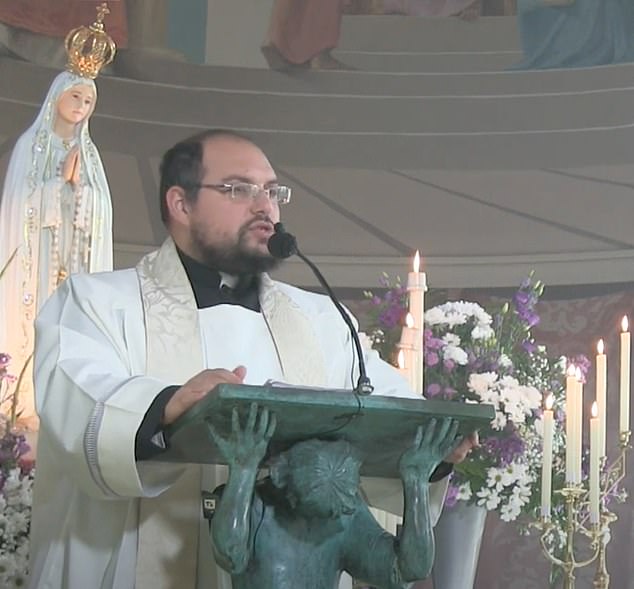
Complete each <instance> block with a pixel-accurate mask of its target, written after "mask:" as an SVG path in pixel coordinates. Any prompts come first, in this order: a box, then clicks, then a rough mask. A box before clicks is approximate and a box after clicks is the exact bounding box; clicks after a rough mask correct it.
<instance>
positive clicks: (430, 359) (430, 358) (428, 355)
mask: <svg viewBox="0 0 634 589" xmlns="http://www.w3.org/2000/svg"><path fill="white" fill-rule="evenodd" d="M438 362H440V358H439V357H438V354H436V352H425V366H429V367H431V366H436V364H438Z"/></svg>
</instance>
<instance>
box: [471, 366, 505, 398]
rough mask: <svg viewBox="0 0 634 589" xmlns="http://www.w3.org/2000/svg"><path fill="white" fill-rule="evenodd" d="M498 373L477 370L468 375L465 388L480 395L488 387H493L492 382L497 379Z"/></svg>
mask: <svg viewBox="0 0 634 589" xmlns="http://www.w3.org/2000/svg"><path fill="white" fill-rule="evenodd" d="M497 378H498V375H497V374H496V373H495V372H479V373H473V374H470V375H469V380H468V382H467V388H468V389H469V390H470V391H471V392H473V393H475V394H476V395H479V396H480V397H482V395H484V394H485V393H486V392H487V391H488V390H489V389H491V388H492V387H493V384H494V383H495V381H496V380H497Z"/></svg>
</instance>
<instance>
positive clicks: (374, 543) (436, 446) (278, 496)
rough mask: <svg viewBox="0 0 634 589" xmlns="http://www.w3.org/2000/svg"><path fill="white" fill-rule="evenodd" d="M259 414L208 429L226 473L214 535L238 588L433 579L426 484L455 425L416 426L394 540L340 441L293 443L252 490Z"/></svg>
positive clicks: (396, 588)
mask: <svg viewBox="0 0 634 589" xmlns="http://www.w3.org/2000/svg"><path fill="white" fill-rule="evenodd" d="M256 414H257V406H256V405H255V403H254V404H252V405H251V408H250V410H249V413H248V416H247V418H246V425H245V427H244V428H241V426H240V423H239V417H238V411H237V410H236V409H234V411H233V413H232V430H231V433H230V434H229V436H228V437H227V438H224V437H223V436H221V435H219V434H218V432H217V431H215V429H214V428H213V427H212V426H209V433H210V437H211V438H212V440H213V441H214V443H215V445H216V447H217V448H218V449H219V451H220V453H221V454H222V456H223V458H224V460H225V461H226V462H227V464H228V465H229V480H228V483H227V485H226V487H225V489H224V491H223V493H222V497H221V499H220V502H219V505H218V508H217V510H216V513H215V515H214V517H213V519H212V523H211V534H212V538H213V542H214V551H215V557H216V560H217V562H218V564H219V565H220V566H221V567H223V568H224V569H225V570H226V571H227V572H229V573H230V574H231V577H232V583H233V587H234V589H291V588H292V589H334V588H335V587H337V584H338V581H339V577H340V575H341V571H342V570H345V571H347V572H349V573H350V574H351V575H352V576H354V577H355V578H357V579H361V580H363V581H366V582H368V583H370V584H371V585H373V586H376V587H379V588H381V589H403V588H405V587H408V586H409V584H410V583H411V582H413V581H416V580H419V579H423V578H425V577H427V576H428V575H429V573H430V571H431V566H432V563H433V559H434V541H433V532H432V529H431V524H430V517H429V482H428V481H429V478H430V476H431V474H432V472H433V471H434V469H435V468H436V466H437V465H438V464H439V463H440V462H441V460H442V459H443V457H445V456H446V455H447V454H448V453H449V452H451V450H452V449H453V447H454V446H455V444H456V436H457V431H458V422H457V421H456V420H453V419H450V418H445V419H443V420H441V421H440V422H438V424H437V423H436V420H435V419H433V418H432V419H431V420H429V422H428V423H427V425H426V426H419V427H418V429H417V432H416V435H415V438H414V439H413V440H410V441H409V443H410V445H409V447H408V448H407V450H406V451H405V452H404V453H403V455H402V456H401V458H400V460H399V462H398V469H399V472H400V476H401V479H402V481H403V492H404V499H405V502H404V504H405V512H404V515H403V527H402V531H401V533H400V535H399V537H398V538H396V537H394V536H392V535H391V534H388V533H386V532H385V531H384V530H383V529H382V528H381V527H380V526H379V524H378V523H377V522H376V521H375V519H374V517H373V516H372V514H371V513H370V511H369V509H368V507H367V505H366V504H365V502H364V501H363V499H362V498H361V496H360V493H359V481H360V467H361V461H360V459H359V457H358V456H356V455H355V452H354V449H353V448H352V446H350V444H349V443H348V442H345V441H343V440H340V441H321V440H309V441H305V442H299V443H297V444H295V445H293V446H292V447H291V448H290V449H288V450H286V451H285V452H282V453H281V454H279V455H278V456H276V457H274V458H273V459H272V460H271V463H270V477H269V478H267V479H264V480H263V481H261V482H258V483H256V477H257V472H258V468H259V465H260V462H261V461H262V459H263V458H264V456H265V454H266V451H267V446H268V443H269V440H270V439H271V438H272V436H273V432H274V430H275V416H274V415H270V414H269V411H268V410H267V409H263V410H262V411H261V412H260V415H259V418H257V419H256Z"/></svg>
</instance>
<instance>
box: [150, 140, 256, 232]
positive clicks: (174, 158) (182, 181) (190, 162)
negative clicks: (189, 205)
mask: <svg viewBox="0 0 634 589" xmlns="http://www.w3.org/2000/svg"><path fill="white" fill-rule="evenodd" d="M218 137H232V138H234V139H238V140H241V141H247V142H248V143H253V141H252V140H251V139H250V138H249V137H246V136H245V135H241V134H240V133H237V132H236V131H231V130H230V129H208V130H207V131H203V132H202V133H197V134H196V135H192V136H191V137H189V138H187V139H184V140H183V141H179V142H178V143H177V144H176V145H174V147H172V148H170V149H168V150H167V151H166V152H165V154H164V155H163V158H162V160H161V165H160V167H159V172H160V175H161V180H160V186H159V198H160V206H161V219H162V220H163V223H164V224H165V225H167V224H168V222H169V212H168V209H167V199H166V194H167V191H168V190H169V189H170V188H171V187H172V186H180V187H181V188H182V189H183V190H184V191H185V196H186V197H187V199H188V200H190V201H192V202H194V201H195V200H196V199H197V198H198V186H197V184H198V183H199V182H200V180H201V178H202V175H203V166H202V161H203V150H204V146H205V143H206V142H207V141H211V140H212V139H216V138H218ZM254 145H255V144H254Z"/></svg>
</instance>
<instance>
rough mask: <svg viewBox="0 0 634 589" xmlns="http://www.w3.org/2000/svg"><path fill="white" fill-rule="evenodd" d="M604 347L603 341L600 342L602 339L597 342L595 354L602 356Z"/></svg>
mask: <svg viewBox="0 0 634 589" xmlns="http://www.w3.org/2000/svg"><path fill="white" fill-rule="evenodd" d="M604 347H605V346H604V345H603V340H602V339H600V340H599V341H598V342H597V354H603V350H604Z"/></svg>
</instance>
